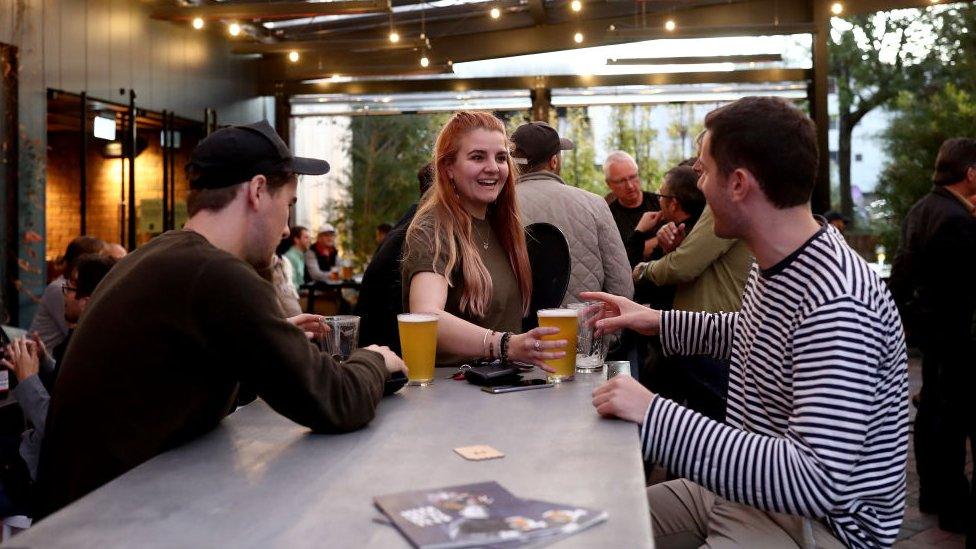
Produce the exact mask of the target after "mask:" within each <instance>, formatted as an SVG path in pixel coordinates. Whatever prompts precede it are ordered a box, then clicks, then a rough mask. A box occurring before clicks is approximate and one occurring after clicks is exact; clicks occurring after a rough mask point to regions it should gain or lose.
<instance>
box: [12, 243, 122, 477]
mask: <svg viewBox="0 0 976 549" xmlns="http://www.w3.org/2000/svg"><path fill="white" fill-rule="evenodd" d="M113 265H115V260H114V259H112V258H111V257H106V256H102V255H98V254H86V255H83V256H81V257H80V258H79V259H78V261H77V263H76V265H75V268H74V270H73V272H71V273H70V274H69V276H68V280H66V281H65V284H64V317H65V319H66V320H67V321H68V323H69V324H70V325H72V326H73V325H74V324H76V323H77V322H78V321H79V320H80V318H81V315H82V314H84V312H85V308H86V307H87V306H88V302H89V301H90V299H91V295H92V292H94V291H95V287H96V286H98V283H99V282H101V281H102V279H103V278H104V277H105V275H106V274H108V272H109V270H110V269H111V268H112V266H113ZM72 331H73V330H72ZM71 334H72V332H68V336H67V337H66V338H65V340H64V342H62V344H60V345H59V346H58V347H57V348H55V349H54V350H53V352H52V354H48V352H47V349H45V348H44V343H43V342H42V341H41V340H40V339H38V338H37V337H36V335H35V337H34V339H33V340H31V339H27V338H23V339H20V340H17V341H14V342H13V343H12V344H11V346H10V349H9V350H8V352H7V356H6V358H5V359H3V360H0V364H2V365H3V366H4V367H6V368H9V369H10V370H12V371H13V373H14V375H15V376H16V377H17V382H18V383H17V386H16V387H14V388H13V394H14V396H15V397H17V403H18V404H20V408H21V410H23V412H24V420H25V423H26V424H27V430H26V431H24V433H23V435H22V437H21V442H20V456H21V458H23V460H24V463H25V464H26V465H27V470H28V471H29V472H30V476H31V479H32V480H33V479H36V478H37V461H38V456H40V453H41V441H42V440H43V439H44V422H45V420H46V419H47V408H48V403H49V401H50V399H51V397H50V394H51V391H52V390H53V389H54V380H55V379H56V377H57V365H58V363H59V361H60V358H61V356H62V355H63V354H64V347H67V343H68V341H70V340H71Z"/></svg>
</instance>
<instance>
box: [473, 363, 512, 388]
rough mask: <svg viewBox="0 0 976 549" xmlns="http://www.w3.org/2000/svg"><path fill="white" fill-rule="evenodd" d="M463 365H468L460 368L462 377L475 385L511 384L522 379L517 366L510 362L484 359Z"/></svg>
mask: <svg viewBox="0 0 976 549" xmlns="http://www.w3.org/2000/svg"><path fill="white" fill-rule="evenodd" d="M465 366H468V367H467V368H462V369H463V370H464V379H466V380H468V381H469V382H470V383H473V384H475V385H482V386H485V387H495V386H498V385H511V384H513V383H515V382H517V381H518V380H520V379H522V375H521V374H520V373H519V372H520V370H519V368H518V366H516V365H515V364H512V363H511V362H502V361H501V360H494V361H487V360H484V361H477V362H474V363H472V364H466V365H465Z"/></svg>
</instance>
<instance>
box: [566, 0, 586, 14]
mask: <svg viewBox="0 0 976 549" xmlns="http://www.w3.org/2000/svg"><path fill="white" fill-rule="evenodd" d="M569 9H571V10H573V11H575V12H576V13H579V12H580V10H582V9H583V3H582V2H580V0H573V1H572V2H570V3H569Z"/></svg>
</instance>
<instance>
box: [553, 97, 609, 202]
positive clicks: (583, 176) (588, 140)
mask: <svg viewBox="0 0 976 549" xmlns="http://www.w3.org/2000/svg"><path fill="white" fill-rule="evenodd" d="M561 126H562V129H561V131H560V132H559V133H560V135H562V136H563V137H566V138H568V139H570V140H572V141H573V144H574V145H576V148H575V149H574V150H571V151H563V155H562V162H563V168H562V178H563V180H564V181H565V182H566V183H568V184H570V185H572V186H574V187H579V188H581V189H585V190H587V191H590V192H592V193H596V194H598V195H601V196H603V195H604V194H606V192H607V184H606V183H605V182H604V181H603V171H602V170H600V169H599V168H597V165H596V148H595V147H594V146H593V144H594V142H595V141H594V139H593V127H592V126H591V125H590V118H589V115H588V114H587V108H586V107H571V108H568V109H566V118H565V123H564V124H562V125H561Z"/></svg>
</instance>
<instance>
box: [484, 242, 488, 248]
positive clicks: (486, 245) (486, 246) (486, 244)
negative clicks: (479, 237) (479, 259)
mask: <svg viewBox="0 0 976 549" xmlns="http://www.w3.org/2000/svg"><path fill="white" fill-rule="evenodd" d="M485 249H486V250H487V249H488V243H487V242H485Z"/></svg>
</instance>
